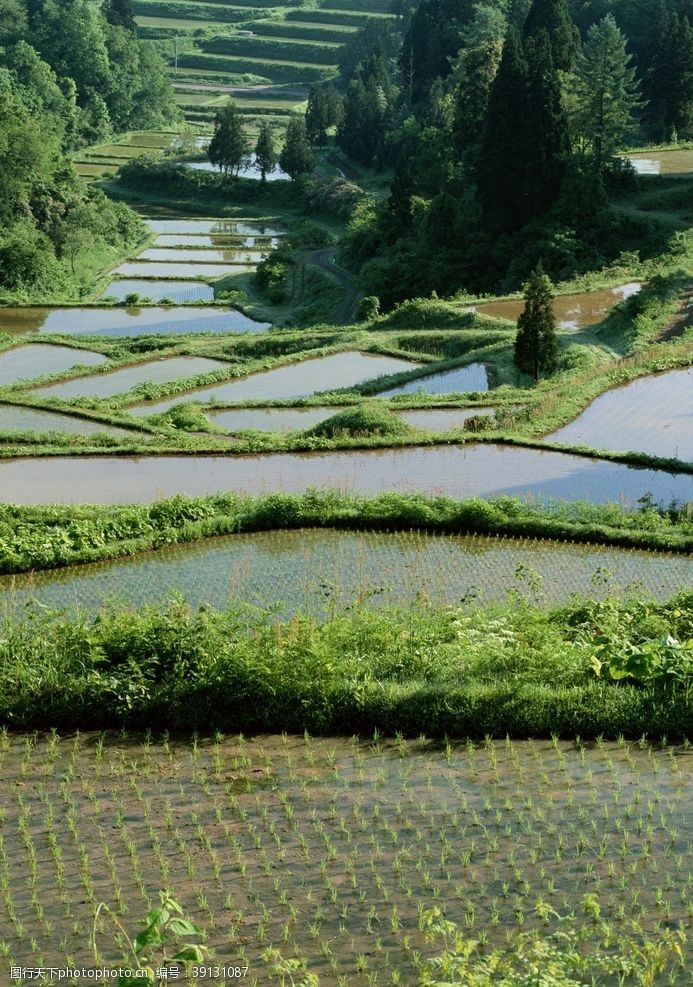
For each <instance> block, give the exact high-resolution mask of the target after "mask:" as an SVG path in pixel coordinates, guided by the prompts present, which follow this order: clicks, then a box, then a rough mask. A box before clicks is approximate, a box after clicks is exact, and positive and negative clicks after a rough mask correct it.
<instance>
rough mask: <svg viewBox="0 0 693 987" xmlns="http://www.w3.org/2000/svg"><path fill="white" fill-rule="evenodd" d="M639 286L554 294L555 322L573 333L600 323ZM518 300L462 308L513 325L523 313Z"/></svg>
mask: <svg viewBox="0 0 693 987" xmlns="http://www.w3.org/2000/svg"><path fill="white" fill-rule="evenodd" d="M641 287H642V285H641V284H639V283H638V282H635V281H633V282H630V283H629V284H621V285H619V286H618V287H617V288H607V289H605V290H604V291H583V292H581V293H580V294H575V295H558V296H557V297H556V298H554V300H553V309H554V312H555V313H556V320H557V322H558V325H559V326H560V328H561V329H566V330H572V331H576V330H578V329H582V328H584V327H585V326H593V325H596V324H597V323H598V322H601V321H602V320H603V319H605V318H606V316H607V315H608V314H609V312H610V311H611V309H612V308H614V307H615V306H616V305H618V303H619V302H622V301H623V300H624V299H625V298H631V297H632V296H633V295H637V293H638V292H639V291H640V288H641ZM524 307H525V303H524V301H523V300H522V299H508V300H507V301H503V302H480V303H479V304H478V305H469V306H465V309H466V310H467V311H470V312H478V313H479V315H488V316H491V317H492V318H495V319H510V320H511V321H512V322H517V320H518V318H519V316H520V315H521V313H522V311H523V310H524Z"/></svg>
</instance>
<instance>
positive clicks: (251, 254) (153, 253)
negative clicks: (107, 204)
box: [139, 247, 267, 265]
mask: <svg viewBox="0 0 693 987" xmlns="http://www.w3.org/2000/svg"><path fill="white" fill-rule="evenodd" d="M266 256H267V251H263V250H243V248H240V249H239V248H237V249H235V250H233V249H231V250H176V249H175V248H166V247H164V248H163V249H161V250H160V249H159V248H158V247H150V248H149V249H148V250H143V251H142V253H141V254H140V255H139V260H140V261H147V260H156V261H165V262H166V263H167V264H168V263H170V262H171V261H184V262H187V263H189V264H195V265H197V264H200V263H202V264H205V263H206V262H208V261H209V262H211V263H226V264H257V263H259V262H260V261H261V260H262V258H263V257H266Z"/></svg>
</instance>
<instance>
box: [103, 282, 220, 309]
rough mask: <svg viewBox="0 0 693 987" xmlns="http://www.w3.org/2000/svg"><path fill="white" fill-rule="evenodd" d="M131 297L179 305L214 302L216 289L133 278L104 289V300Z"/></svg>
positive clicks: (194, 283) (206, 285)
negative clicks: (166, 301)
mask: <svg viewBox="0 0 693 987" xmlns="http://www.w3.org/2000/svg"><path fill="white" fill-rule="evenodd" d="M131 295H135V296H139V299H140V300H144V299H150V300H151V301H154V302H161V301H164V299H168V300H169V301H171V302H175V303H177V304H179V305H181V304H183V303H184V302H212V301H214V289H213V288H212V287H211V285H208V284H203V283H202V282H201V281H173V280H164V281H158V282H157V281H142V280H135V279H133V278H129V279H128V278H122V279H119V280H117V281H111V283H110V284H109V285H108V286H107V287H106V288H105V289H104V292H103V295H102V298H112V299H114V300H115V301H117V302H124V301H125V300H126V299H127V298H129V297H130V296H131Z"/></svg>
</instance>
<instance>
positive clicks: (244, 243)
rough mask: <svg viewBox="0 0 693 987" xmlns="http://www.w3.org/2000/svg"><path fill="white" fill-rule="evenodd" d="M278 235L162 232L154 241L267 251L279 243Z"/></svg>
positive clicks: (197, 247)
mask: <svg viewBox="0 0 693 987" xmlns="http://www.w3.org/2000/svg"><path fill="white" fill-rule="evenodd" d="M280 242H281V241H280V238H279V237H278V236H272V237H261V236H246V237H235V238H234V237H224V236H203V235H202V234H198V235H197V236H186V235H185V234H180V233H179V234H162V235H161V236H158V237H157V238H156V240H155V241H154V245H155V247H195V248H196V249H199V248H205V247H216V248H217V249H222V248H230V249H233V250H240V249H241V248H243V247H250V248H251V249H252V248H255V249H256V250H262V251H263V252H264V251H267V250H271V249H272V247H278V246H279V243H280Z"/></svg>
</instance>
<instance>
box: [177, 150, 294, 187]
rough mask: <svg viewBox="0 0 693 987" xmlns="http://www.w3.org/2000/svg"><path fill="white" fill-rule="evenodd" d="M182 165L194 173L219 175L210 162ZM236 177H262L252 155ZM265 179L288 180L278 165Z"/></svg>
mask: <svg viewBox="0 0 693 987" xmlns="http://www.w3.org/2000/svg"><path fill="white" fill-rule="evenodd" d="M184 165H185V167H186V168H194V169H195V171H214V172H216V173H217V174H219V169H218V168H217V166H216V165H213V164H212V162H211V161H185V162H184ZM238 177H239V178H257V179H260V178H261V177H262V176H261V174H260V169H259V168H258V166H257V162H256V159H255V155H254V154H252V155H251V156H250V160H249V161H248V163H247V164H246V165H245V166H244V167H243V168H240V169H239V171H238ZM266 178H267V181H268V182H288V181H289V180H290V179H289V175H287V173H286V172H285V171H282V170H281V168H280V167H279V165H277V166H276V168H275V169H274V171H268V172H267V175H266Z"/></svg>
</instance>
